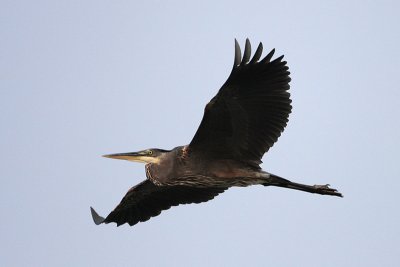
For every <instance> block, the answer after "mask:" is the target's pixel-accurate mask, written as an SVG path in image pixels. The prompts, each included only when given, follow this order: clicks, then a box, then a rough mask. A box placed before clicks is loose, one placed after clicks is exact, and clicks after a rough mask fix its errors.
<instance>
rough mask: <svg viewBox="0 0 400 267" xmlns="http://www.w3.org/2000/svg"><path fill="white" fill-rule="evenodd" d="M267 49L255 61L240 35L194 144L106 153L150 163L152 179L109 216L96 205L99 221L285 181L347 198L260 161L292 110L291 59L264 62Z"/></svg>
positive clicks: (139, 216)
mask: <svg viewBox="0 0 400 267" xmlns="http://www.w3.org/2000/svg"><path fill="white" fill-rule="evenodd" d="M262 50H263V46H262V43H260V44H259V46H258V48H257V50H256V52H255V54H254V56H253V58H252V59H251V60H250V55H251V46H250V42H249V40H248V39H247V40H246V45H245V49H244V55H243V58H242V55H241V50H240V47H239V44H238V43H237V41H236V40H235V61H234V64H233V69H232V72H231V74H230V75H229V77H228V79H227V81H226V82H225V84H224V85H223V86H222V87H221V89H220V90H219V92H218V93H217V95H216V96H215V97H214V98H213V99H211V101H210V102H209V103H208V104H207V105H206V107H205V110H204V116H203V119H202V121H201V124H200V126H199V128H198V130H197V132H196V134H195V136H194V137H193V140H192V141H191V142H190V144H189V145H185V146H178V147H176V148H174V149H172V150H162V149H146V150H143V151H139V152H131V153H119V154H111V155H105V157H107V158H113V159H124V160H129V161H136V162H143V163H146V166H145V168H146V176H147V179H146V180H145V181H143V182H141V183H139V184H138V185H136V186H134V187H132V188H131V189H129V191H128V192H127V194H126V195H125V196H124V198H123V199H122V201H121V203H120V204H119V205H118V206H117V207H116V208H115V209H114V210H113V211H112V212H111V213H110V214H109V215H108V216H107V217H106V218H103V217H101V216H99V215H98V214H97V213H96V211H95V210H94V209H93V208H92V207H91V212H92V216H93V220H94V222H95V223H96V224H101V223H110V222H115V223H117V225H118V226H119V225H122V224H124V223H128V224H129V225H131V226H132V225H134V224H136V223H138V222H144V221H147V220H148V219H150V218H151V217H154V216H157V215H159V214H160V213H161V211H162V210H166V209H169V208H170V207H171V206H177V205H179V204H189V203H200V202H205V201H208V200H211V199H213V198H214V197H215V196H217V195H218V194H220V193H222V192H224V191H225V190H227V189H228V188H229V187H232V186H249V185H264V186H279V187H285V188H290V189H296V190H301V191H306V192H310V193H317V194H321V195H332V196H339V197H341V196H342V195H341V194H340V193H339V192H338V191H337V190H336V189H332V188H329V185H313V186H311V185H304V184H299V183H293V182H291V181H289V180H286V179H284V178H282V177H279V176H277V175H274V174H271V173H268V172H266V171H263V170H262V169H261V167H260V166H259V165H260V164H261V158H262V156H263V155H264V153H266V152H267V151H268V150H269V149H270V148H271V147H272V146H273V144H274V143H275V142H276V141H277V139H278V137H279V136H280V135H281V133H282V131H283V129H284V128H285V126H286V124H287V122H288V117H289V114H290V112H291V109H292V106H291V104H290V103H291V100H290V94H289V93H288V90H289V82H290V78H289V74H290V73H289V71H288V69H289V68H288V67H287V66H286V61H282V58H283V56H280V57H278V58H276V59H275V60H273V61H271V58H272V56H273V54H274V51H275V50H272V51H271V52H270V53H269V54H268V55H267V56H265V57H264V58H263V59H262V60H260V57H261V54H262Z"/></svg>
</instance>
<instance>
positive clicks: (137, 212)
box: [91, 180, 227, 226]
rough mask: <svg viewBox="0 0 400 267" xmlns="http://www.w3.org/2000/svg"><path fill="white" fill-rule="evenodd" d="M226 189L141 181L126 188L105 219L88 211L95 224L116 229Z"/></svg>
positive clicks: (203, 199)
mask: <svg viewBox="0 0 400 267" xmlns="http://www.w3.org/2000/svg"><path fill="white" fill-rule="evenodd" d="M226 189H227V188H197V187H190V186H157V185H155V184H153V183H152V182H151V181H150V180H145V181H143V182H141V183H140V184H138V185H136V186H134V187H132V188H131V189H129V191H128V192H127V193H126V195H125V196H124V198H123V199H122V200H121V203H119V204H118V206H117V207H116V208H115V209H114V210H113V211H112V212H111V213H110V214H109V215H108V216H107V217H106V218H103V217H101V216H99V215H98V214H97V213H96V211H95V210H94V209H93V208H91V211H92V216H93V220H94V222H95V223H96V224H101V223H111V222H115V223H117V225H118V226H120V225H122V224H124V223H128V224H129V225H131V226H132V225H135V224H137V223H138V222H144V221H147V220H149V219H150V218H151V217H155V216H157V215H159V214H160V213H161V211H163V210H167V209H169V208H170V207H171V206H178V205H180V204H190V203H201V202H206V201H208V200H211V199H213V198H214V197H216V196H217V195H218V194H220V193H222V192H224V191H225V190H226Z"/></svg>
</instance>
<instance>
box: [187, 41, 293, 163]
mask: <svg viewBox="0 0 400 267" xmlns="http://www.w3.org/2000/svg"><path fill="white" fill-rule="evenodd" d="M262 49H263V46H262V43H260V44H259V46H258V48H257V50H256V52H255V54H254V56H253V58H252V59H251V60H250V55H251V46H250V42H249V40H248V39H247V40H246V46H245V49H244V55H243V58H241V51H240V47H239V44H238V43H237V41H236V40H235V62H234V65H233V69H232V72H231V74H230V76H229V78H228V80H227V81H226V82H225V84H224V85H223V86H222V87H221V89H220V90H219V92H218V94H217V95H216V96H215V97H214V98H213V99H211V101H210V102H209V103H208V104H207V105H206V107H205V110H204V116H203V120H202V121H201V124H200V126H199V128H198V130H197V132H196V134H195V136H194V137H193V140H192V141H191V143H190V145H189V151H193V152H196V153H204V154H205V155H207V157H208V158H224V159H237V160H241V161H245V162H247V163H249V164H252V165H254V166H258V164H260V163H261V158H262V156H263V155H264V153H265V152H267V151H268V150H269V148H270V147H272V145H273V144H274V143H275V142H276V141H277V139H278V137H279V136H280V135H281V133H282V132H283V129H284V128H285V126H286V124H287V122H288V117H289V114H290V112H291V109H292V106H291V104H290V103H291V100H290V94H289V92H288V90H289V82H290V77H289V74H290V73H289V71H288V69H289V68H288V67H287V66H286V61H282V58H283V56H280V57H278V58H276V59H275V60H273V61H271V58H272V56H273V54H274V50H272V51H271V52H270V53H269V54H268V55H267V56H266V57H265V58H264V59H262V60H259V59H260V57H261V54H262Z"/></svg>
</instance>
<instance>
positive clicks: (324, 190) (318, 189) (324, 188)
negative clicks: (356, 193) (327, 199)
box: [313, 184, 343, 197]
mask: <svg viewBox="0 0 400 267" xmlns="http://www.w3.org/2000/svg"><path fill="white" fill-rule="evenodd" d="M329 186H330V184H325V185H317V184H316V185H313V188H314V189H315V193H317V194H321V195H331V196H338V197H343V195H342V194H341V193H339V192H338V191H337V190H336V189H334V188H330V187H329Z"/></svg>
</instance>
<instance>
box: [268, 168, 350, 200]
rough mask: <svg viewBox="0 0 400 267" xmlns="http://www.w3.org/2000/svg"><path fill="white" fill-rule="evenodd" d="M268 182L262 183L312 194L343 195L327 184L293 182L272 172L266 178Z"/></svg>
mask: <svg viewBox="0 0 400 267" xmlns="http://www.w3.org/2000/svg"><path fill="white" fill-rule="evenodd" d="M267 180H268V182H266V183H264V184H263V185H265V186H279V187H285V188H290V189H295V190H300V191H305V192H309V193H314V194H320V195H330V196H338V197H343V196H342V194H341V193H339V192H338V191H337V190H336V189H333V188H330V187H329V184H326V185H305V184H299V183H293V182H291V181H289V180H287V179H284V178H282V177H279V176H276V175H274V174H269V177H268V178H267Z"/></svg>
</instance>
